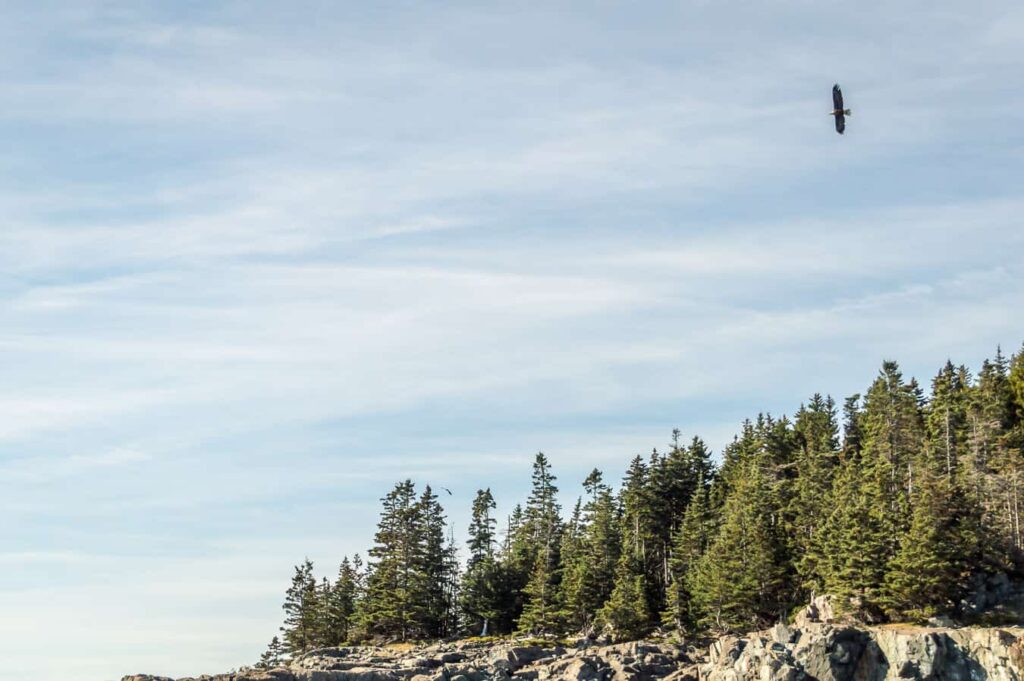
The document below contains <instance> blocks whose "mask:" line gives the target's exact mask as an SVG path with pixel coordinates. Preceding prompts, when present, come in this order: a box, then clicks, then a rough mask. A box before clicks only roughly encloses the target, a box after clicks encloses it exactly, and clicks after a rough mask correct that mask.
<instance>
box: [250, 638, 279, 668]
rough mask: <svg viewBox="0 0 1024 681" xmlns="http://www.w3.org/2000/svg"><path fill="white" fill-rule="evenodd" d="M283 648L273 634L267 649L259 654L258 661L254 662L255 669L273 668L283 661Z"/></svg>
mask: <svg viewBox="0 0 1024 681" xmlns="http://www.w3.org/2000/svg"><path fill="white" fill-rule="evenodd" d="M284 655H285V650H284V646H283V645H281V640H280V639H278V638H277V636H275V637H274V638H272V639H270V644H269V645H267V649H266V650H265V651H264V652H263V654H262V655H260V661H259V662H257V663H256V668H257V669H274V668H276V667H280V666H281V665H282V664H283V663H284Z"/></svg>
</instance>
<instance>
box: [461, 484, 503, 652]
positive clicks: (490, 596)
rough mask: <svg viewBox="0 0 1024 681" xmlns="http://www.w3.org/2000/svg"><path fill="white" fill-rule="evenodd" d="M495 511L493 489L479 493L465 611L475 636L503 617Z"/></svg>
mask: <svg viewBox="0 0 1024 681" xmlns="http://www.w3.org/2000/svg"><path fill="white" fill-rule="evenodd" d="M494 509H495V503H494V497H493V496H492V494H491V490H490V489H486V490H478V491H477V493H476V498H475V499H474V500H473V513H472V520H471V521H470V525H469V541H468V546H469V561H468V563H467V565H466V574H465V576H464V578H463V582H462V596H461V607H462V611H463V612H464V613H466V616H467V618H468V620H469V627H470V632H471V633H473V634H481V635H483V634H486V633H490V627H491V622H493V621H494V620H495V619H496V618H498V617H499V615H500V614H501V612H500V611H501V606H502V603H501V600H500V591H499V584H498V580H499V572H498V564H497V561H496V560H495V536H494V532H495V529H494V528H495V524H496V521H495V519H494V517H493V516H492V513H493V511H494Z"/></svg>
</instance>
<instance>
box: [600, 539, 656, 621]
mask: <svg viewBox="0 0 1024 681" xmlns="http://www.w3.org/2000/svg"><path fill="white" fill-rule="evenodd" d="M596 621H597V626H598V627H599V628H600V629H602V630H603V631H605V632H606V633H607V634H609V635H610V636H611V638H612V640H614V641H632V640H635V639H638V638H642V637H643V636H644V635H645V634H647V633H648V632H649V631H650V629H651V624H650V622H651V614H650V612H648V610H647V598H646V594H645V593H644V579H643V575H642V574H641V566H639V565H638V564H637V563H636V560H635V559H634V558H633V557H632V556H630V555H629V554H623V555H622V557H621V558H620V559H619V564H618V567H617V569H616V571H615V588H614V589H613V590H612V593H611V597H610V598H609V599H608V601H607V602H606V603H605V604H604V606H603V607H602V608H601V609H600V610H599V611H598V613H597V618H596Z"/></svg>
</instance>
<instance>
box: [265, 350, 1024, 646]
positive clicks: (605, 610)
mask: <svg viewBox="0 0 1024 681" xmlns="http://www.w3.org/2000/svg"><path fill="white" fill-rule="evenodd" d="M930 388H931V389H930V393H929V394H928V395H927V397H926V395H925V393H924V391H923V390H922V389H921V387H920V386H919V385H918V384H917V383H916V382H915V381H914V380H912V379H911V380H906V379H904V377H903V375H902V373H901V372H900V369H899V366H898V365H897V364H896V363H895V362H884V363H883V364H882V368H881V371H880V372H879V374H878V376H877V377H876V379H875V380H874V382H873V383H872V384H871V386H870V387H869V388H868V390H867V391H866V392H865V393H864V397H863V399H861V397H860V396H859V395H855V396H853V397H850V398H848V399H846V400H845V401H844V402H843V408H842V428H841V430H842V433H841V436H840V424H839V414H838V411H839V410H838V409H837V408H836V404H835V402H834V401H833V400H832V399H831V398H830V397H823V396H822V395H820V394H815V395H813V396H812V397H811V398H810V400H808V401H807V402H806V403H805V405H803V406H801V407H800V408H799V410H798V411H797V412H796V415H795V417H794V419H793V420H792V421H790V420H789V419H787V418H785V417H783V418H773V417H772V416H770V415H764V414H762V415H759V416H758V417H757V418H756V419H753V420H748V421H745V422H744V423H743V425H742V428H741V430H740V433H739V435H737V437H736V438H734V440H733V441H732V442H731V443H729V445H728V446H726V447H725V448H724V450H723V452H722V457H721V464H720V466H718V467H717V468H716V467H715V466H713V465H712V463H711V457H710V453H709V451H708V449H707V447H706V446H705V445H704V443H703V442H702V441H701V440H700V439H698V438H693V439H692V440H690V441H689V442H688V443H684V442H683V441H682V440H681V437H680V433H679V431H674V432H673V434H672V441H671V444H670V446H669V448H667V449H666V450H664V453H662V452H659V451H658V450H654V451H653V452H652V453H651V455H650V456H649V457H647V458H645V457H642V456H636V457H635V458H633V460H632V461H631V462H630V464H629V466H628V469H627V472H626V475H625V478H624V479H623V481H622V484H621V487H620V488H619V489H618V491H616V490H613V489H612V488H611V487H610V486H609V485H608V484H606V483H605V482H604V476H603V475H602V473H601V472H600V471H597V470H594V471H592V472H591V473H590V474H589V475H588V476H587V477H586V479H585V480H584V481H583V495H582V496H581V497H580V499H579V501H578V502H577V503H576V504H575V506H574V507H573V509H572V513H571V514H570V515H569V517H568V518H567V519H565V520H563V518H562V514H561V508H560V506H559V503H558V488H557V486H556V478H555V475H554V474H553V472H552V468H551V464H550V462H549V461H548V459H547V457H546V456H545V455H544V454H543V453H538V454H537V455H536V457H535V458H534V461H533V475H532V484H531V489H530V494H529V497H528V499H527V500H526V502H525V504H523V505H516V506H515V507H514V508H513V511H512V513H511V514H510V515H509V516H508V520H507V523H505V524H504V527H503V528H502V532H500V533H499V531H498V527H497V525H498V523H497V522H496V519H495V517H494V512H495V508H496V504H495V501H494V498H493V496H492V494H491V492H490V490H480V491H478V492H477V495H476V497H475V498H474V500H473V505H472V517H471V521H470V524H469V538H468V541H467V542H466V547H467V548H468V558H467V561H466V565H465V573H464V574H461V575H460V570H459V563H458V560H457V556H456V549H455V539H454V537H453V536H452V534H451V533H450V531H449V530H448V525H447V521H446V518H445V512H444V509H442V507H441V505H440V503H439V501H438V497H437V496H436V495H435V494H434V493H433V492H432V491H431V489H430V488H429V487H427V488H426V489H424V490H423V492H422V493H421V494H417V492H416V489H415V486H414V485H413V483H412V482H411V481H409V480H406V481H404V482H400V483H398V484H397V485H396V486H395V488H394V489H393V490H392V491H391V492H389V493H388V494H387V495H386V496H385V497H384V498H383V499H382V500H381V501H382V511H381V516H380V522H379V524H378V528H377V532H376V534H375V536H374V546H373V548H372V549H371V550H370V552H369V555H370V563H369V565H368V566H366V567H364V566H363V564H362V561H361V559H360V558H359V557H358V556H355V557H353V559H352V560H351V561H349V560H348V559H347V558H346V559H344V560H343V561H342V564H341V567H340V569H339V571H338V576H337V579H336V580H335V581H334V582H333V583H330V582H329V581H328V580H326V579H323V580H321V581H320V582H319V584H318V582H317V581H316V579H315V578H314V576H313V565H312V563H311V562H309V561H308V560H307V561H305V562H304V563H303V564H301V565H299V566H297V567H296V569H295V575H294V577H293V579H292V584H291V587H290V588H289V589H288V591H287V594H286V599H285V604H284V611H285V623H284V626H283V627H282V631H283V637H282V639H281V640H277V639H275V641H276V643H275V642H273V641H272V645H271V647H269V648H268V651H267V653H265V654H264V656H263V657H262V658H261V662H260V664H261V665H263V666H266V665H272V664H275V660H278V661H279V660H281V659H282V657H283V656H284V655H286V654H290V655H297V654H301V653H303V652H306V651H308V650H309V649H311V648H314V647H317V646H325V645H339V644H341V643H344V642H346V641H351V640H361V639H365V638H370V637H377V638H383V639H388V640H403V641H406V640H418V639H425V638H435V637H444V636H449V635H454V634H458V633H463V632H468V633H471V634H484V633H485V632H486V633H487V634H491V635H506V634H511V633H512V632H515V631H518V632H524V633H528V634H532V635H536V636H542V637H547V639H550V638H551V637H557V636H562V635H566V634H570V633H579V632H583V633H593V632H595V631H597V630H602V629H603V630H605V631H607V632H608V633H610V634H611V635H612V636H613V637H614V638H615V639H616V640H627V639H630V638H635V637H638V636H642V635H644V634H646V633H647V632H649V631H650V630H651V629H652V628H653V627H654V625H655V624H657V623H659V622H660V623H661V624H664V625H666V626H669V627H671V628H673V629H675V630H676V632H677V633H682V632H687V633H693V632H695V631H698V630H699V629H700V628H702V627H705V628H710V629H714V630H720V631H721V630H733V631H743V630H747V629H750V628H755V627H761V626H764V625H766V624H769V623H771V622H773V621H776V620H778V619H779V618H782V617H785V616H786V614H788V613H792V612H793V611H794V610H795V608H796V607H798V605H799V604H800V603H802V602H805V600H806V598H807V597H808V596H811V595H814V594H820V593H829V594H832V595H834V596H836V597H837V598H838V603H839V607H840V608H844V609H848V610H859V611H861V612H862V613H864V614H868V615H871V616H873V617H875V618H879V619H881V618H884V617H889V618H899V619H907V618H911V619H914V618H923V617H927V616H930V615H933V614H938V613H949V612H951V611H952V610H954V609H955V608H956V607H957V604H958V603H959V602H960V600H961V599H962V598H963V596H964V595H965V593H964V592H965V590H966V588H967V585H968V584H969V583H970V582H971V580H972V578H975V577H977V576H978V575H979V574H985V573H991V572H994V571H998V570H1006V571H1009V570H1017V571H1020V570H1021V569H1022V567H1024V560H1022V557H1024V553H1022V548H1024V519H1022V518H1021V507H1022V506H1024V350H1022V351H1021V352H1019V353H1017V354H1016V355H1014V356H1013V357H1010V358H1009V359H1007V358H1005V357H1004V356H1003V355H1002V353H1001V352H1000V351H997V352H996V355H995V358H994V359H993V360H990V361H989V360H986V361H985V362H984V363H983V364H982V366H981V369H980V371H979V372H978V374H977V377H976V378H975V377H974V376H972V374H971V373H970V372H969V371H968V370H967V369H966V367H963V366H957V365H955V364H953V363H952V362H947V363H946V364H945V366H943V367H942V368H941V369H940V371H939V372H938V374H937V375H936V376H935V378H934V379H933V380H932V382H931V385H930Z"/></svg>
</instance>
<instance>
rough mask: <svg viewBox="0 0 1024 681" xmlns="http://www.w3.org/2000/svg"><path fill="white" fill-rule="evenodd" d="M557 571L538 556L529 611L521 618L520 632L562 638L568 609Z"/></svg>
mask: <svg viewBox="0 0 1024 681" xmlns="http://www.w3.org/2000/svg"><path fill="white" fill-rule="evenodd" d="M556 570H557V568H556V566H555V565H554V564H552V562H551V561H550V560H548V558H547V557H546V556H545V554H544V553H542V552H538V553H537V557H536V559H535V561H534V566H533V571H532V572H531V574H530V580H529V582H527V584H526V588H525V589H524V592H525V594H526V597H527V600H526V607H525V608H524V609H523V614H522V615H521V616H520V617H519V631H520V632H523V633H528V634H534V635H548V634H560V633H563V631H564V626H565V608H564V604H563V600H562V592H561V588H560V585H559V580H558V575H557V572H556Z"/></svg>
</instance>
